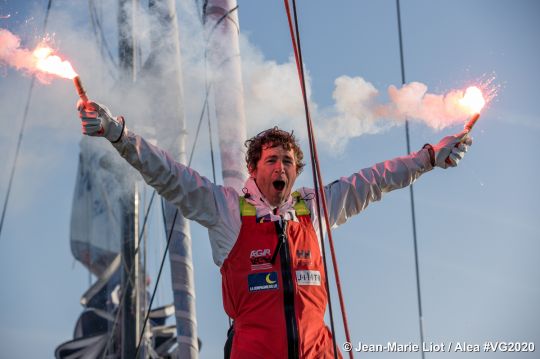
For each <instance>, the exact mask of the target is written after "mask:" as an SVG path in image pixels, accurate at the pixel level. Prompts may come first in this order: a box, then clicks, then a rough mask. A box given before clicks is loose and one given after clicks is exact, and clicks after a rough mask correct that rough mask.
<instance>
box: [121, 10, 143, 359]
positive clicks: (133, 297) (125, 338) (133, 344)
mask: <svg viewBox="0 0 540 359" xmlns="http://www.w3.org/2000/svg"><path fill="white" fill-rule="evenodd" d="M136 3H137V2H136V0H119V1H118V57H119V60H120V61H119V62H120V83H121V84H123V83H125V84H132V83H134V82H135V79H136V69H135V36H134V29H133V24H134V21H133V17H134V16H135V7H136ZM127 186H128V187H129V189H128V190H127V191H126V195H125V196H124V198H123V201H122V203H123V207H124V208H123V211H122V212H123V216H122V245H121V254H122V261H123V264H124V265H123V266H122V276H121V283H122V288H123V290H124V294H123V296H122V297H123V302H122V303H120V306H121V309H120V310H121V311H122V325H121V351H120V353H121V358H122V359H128V358H134V357H135V351H136V348H137V344H138V343H137V341H138V335H137V333H138V332H139V330H140V310H139V306H138V302H139V301H138V299H139V297H140V295H139V294H138V293H139V290H140V288H138V287H139V286H138V282H139V280H138V278H139V273H138V272H139V265H138V264H139V255H138V254H136V246H137V243H138V240H137V236H138V228H137V226H138V221H137V219H138V193H137V191H136V190H135V188H134V184H133V183H129V182H128V183H127ZM137 253H138V251H137Z"/></svg>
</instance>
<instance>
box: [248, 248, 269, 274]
mask: <svg viewBox="0 0 540 359" xmlns="http://www.w3.org/2000/svg"><path fill="white" fill-rule="evenodd" d="M249 260H250V262H251V270H262V269H270V268H272V263H270V262H271V260H272V255H271V252H270V249H268V248H264V249H254V250H252V251H251V253H250V254H249Z"/></svg>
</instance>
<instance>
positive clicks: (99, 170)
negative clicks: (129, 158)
mask: <svg viewBox="0 0 540 359" xmlns="http://www.w3.org/2000/svg"><path fill="white" fill-rule="evenodd" d="M80 149H81V151H80V155H79V167H78V171H77V180H76V184H75V192H74V195H73V203H72V209H71V231H70V232H71V233H70V242H71V251H72V253H73V256H74V257H75V258H76V259H77V260H78V261H80V262H81V263H82V264H83V265H84V266H85V267H87V268H88V269H89V270H90V271H91V272H92V273H93V274H94V275H96V276H97V277H101V274H102V273H103V271H104V270H105V269H106V268H107V267H108V266H109V264H110V263H111V262H112V261H113V259H114V258H115V257H116V254H118V253H119V251H120V238H121V228H122V226H121V222H120V220H121V219H120V214H121V196H122V188H125V186H124V183H123V181H124V179H123V178H124V177H123V176H125V171H123V169H124V168H125V165H124V164H123V163H121V162H120V161H119V159H118V154H117V153H115V152H113V150H114V149H113V148H112V147H111V146H110V145H109V144H108V143H105V142H104V141H96V139H95V138H87V137H86V136H85V137H83V138H82V139H81V142H80Z"/></svg>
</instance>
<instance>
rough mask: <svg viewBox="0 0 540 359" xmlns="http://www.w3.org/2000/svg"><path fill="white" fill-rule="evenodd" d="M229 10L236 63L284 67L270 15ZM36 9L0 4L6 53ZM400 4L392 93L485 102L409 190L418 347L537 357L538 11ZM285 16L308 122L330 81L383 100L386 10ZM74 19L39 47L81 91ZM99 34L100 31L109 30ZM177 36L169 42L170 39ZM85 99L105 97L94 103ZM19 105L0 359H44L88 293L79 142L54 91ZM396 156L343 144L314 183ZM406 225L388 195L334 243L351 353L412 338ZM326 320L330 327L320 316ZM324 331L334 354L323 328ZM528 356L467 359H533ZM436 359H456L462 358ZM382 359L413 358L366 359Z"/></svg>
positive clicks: (62, 7) (281, 42)
mask: <svg viewBox="0 0 540 359" xmlns="http://www.w3.org/2000/svg"><path fill="white" fill-rule="evenodd" d="M103 3H104V4H106V3H107V2H103ZM239 5H240V10H239V16H240V26H241V31H242V33H243V35H244V36H245V37H246V39H245V40H244V41H246V42H247V41H249V43H250V44H251V45H250V46H251V47H250V49H251V50H250V51H253V47H254V48H257V49H259V51H260V52H261V54H262V56H263V57H264V61H275V62H276V63H277V64H278V65H279V64H285V63H289V62H290V61H291V55H292V50H291V45H290V38H289V33H288V28H287V24H286V17H285V12H284V9H283V4H282V2H280V1H274V2H269V1H267V2H254V1H240V2H239ZM45 6H46V1H42V2H33V1H27V2H14V1H5V0H4V1H1V2H0V15H5V14H6V13H9V14H11V17H10V18H9V19H0V27H2V28H8V29H9V30H10V31H12V32H14V33H16V34H18V35H19V36H21V38H22V39H23V45H27V46H28V47H31V46H33V45H35V36H36V35H37V34H39V33H40V29H41V24H42V17H43V15H44V9H45ZM401 6H402V12H401V14H402V24H403V36H404V38H403V39H404V54H405V69H406V79H407V81H408V82H410V81H419V82H422V83H424V84H426V85H427V86H428V87H429V90H430V92H433V93H438V94H442V93H445V92H447V91H450V90H452V89H456V88H464V87H466V86H468V85H469V84H471V83H476V82H478V81H480V80H481V79H483V78H485V77H486V76H492V75H495V76H496V83H497V84H498V85H499V86H500V90H499V92H498V96H497V97H496V98H495V99H494V101H493V102H491V103H490V104H489V105H488V107H487V108H486V109H485V111H484V112H483V114H482V117H481V118H480V121H479V122H478V124H477V126H476V127H475V128H474V131H473V139H474V143H473V146H472V147H471V149H470V152H469V153H468V154H467V156H466V157H465V159H464V160H463V161H462V162H461V163H460V165H459V166H458V167H457V168H455V169H449V170H442V169H436V170H434V171H432V172H430V173H427V174H425V175H424V176H422V177H421V178H420V179H419V180H418V182H417V183H416V184H415V186H414V191H415V203H416V216H417V233H418V246H419V248H418V249H419V261H420V278H421V289H422V302H423V309H424V333H425V339H426V341H427V342H430V341H433V342H441V341H442V342H454V343H455V342H458V341H459V342H467V343H471V344H480V345H481V344H483V343H484V342H485V341H497V340H499V341H507V342H510V341H520V342H523V341H525V342H531V341H532V342H535V343H536V345H537V346H538V345H540V326H539V324H538V323H539V322H540V311H539V310H538V305H537V303H539V302H540V289H539V287H538V283H539V282H540V266H539V264H538V263H539V262H540V261H539V259H540V225H539V224H538V213H539V209H540V208H539V207H540V205H539V203H540V201H539V200H540V190H539V189H538V185H537V182H538V181H537V179H538V177H539V176H540V172H539V170H538V166H537V165H536V164H537V163H538V159H537V156H536V152H537V148H538V145H539V140H538V138H539V136H540V122H539V119H538V114H537V106H538V100H537V97H538V95H537V93H538V92H537V86H538V84H539V83H540V71H539V70H538V68H537V64H538V63H540V45H539V42H538V35H540V23H539V22H538V15H539V14H540V3H538V2H536V1H533V0H530V1H526V0H521V1H509V0H508V1H503V0H497V1H487V0H485V1H481V0H476V1H464V0H454V1H425V0H424V1H420V0H408V1H402V4H401ZM298 10H299V21H300V29H301V36H302V50H303V56H304V62H305V65H306V67H307V69H308V72H309V76H310V80H311V94H312V100H313V102H314V103H316V104H317V107H318V108H320V109H330V108H332V106H333V103H334V100H333V99H332V93H333V91H334V81H335V79H336V78H338V77H339V76H342V75H348V76H351V77H354V76H361V77H363V78H364V79H365V80H367V81H369V82H371V83H372V84H373V85H374V86H375V87H376V88H377V89H378V90H379V92H380V93H381V97H382V98H383V99H384V98H385V96H386V95H385V94H386V89H387V87H388V86H390V85H392V84H393V85H396V86H399V85H400V84H401V75H400V65H399V48H398V33H397V21H396V5H395V2H394V1H390V0H385V1H342V2H339V3H337V2H336V3H329V2H327V1H315V0H313V1H309V2H308V1H299V3H298ZM87 12H88V8H87V6H86V5H84V6H83V5H79V6H78V7H77V6H76V5H73V4H70V3H69V2H66V1H54V2H53V9H52V11H51V13H50V18H49V26H50V28H49V29H50V30H49V31H55V32H56V37H57V40H59V41H58V45H59V47H60V48H61V50H62V52H63V53H64V54H66V56H68V57H69V58H70V59H73V63H74V64H75V66H76V68H77V69H78V71H79V72H80V73H81V76H82V77H83V79H84V81H85V83H87V89H88V90H89V93H92V89H97V88H100V87H99V85H100V83H99V82H100V81H101V80H102V79H106V78H107V76H109V75H108V73H107V66H106V65H96V63H97V62H98V60H99V59H96V58H94V56H95V55H96V51H95V50H92V49H89V48H87V47H84V46H81V47H82V48H81V47H77V43H78V42H79V41H83V40H82V39H83V38H84V36H87V38H84V41H86V42H85V43H84V44H93V43H94V42H92V41H93V39H92V38H91V36H92V35H91V31H90V23H89V20H88V19H89V18H88V13H87ZM69 15H71V16H69ZM110 16H111V17H112V18H114V16H113V15H110ZM181 18H182V17H181ZM105 19H107V17H105ZM107 26H109V27H111V28H112V29H113V30H114V24H112V23H110V24H109V25H107ZM180 27H181V30H182V24H181V25H180ZM66 29H73V32H67V31H66ZM111 36H113V35H111ZM113 38H114V36H113ZM113 42H114V40H112V41H111V43H113ZM244 46H247V45H245V44H244ZM86 51H88V52H86ZM246 52H247V51H246ZM184 56H186V57H189V55H186V54H184ZM103 81H104V82H106V80H103ZM29 83H30V78H29V77H28V76H26V75H24V74H22V73H19V72H16V71H13V70H11V69H2V75H1V77H0V103H1V106H2V107H1V108H2V112H1V113H2V115H1V116H0V124H1V126H2V131H1V132H0V151H1V152H2V153H3V154H4V155H3V156H2V158H4V160H3V161H1V163H0V174H1V176H0V198H1V199H2V200H3V198H4V195H5V192H6V188H7V182H8V179H9V177H8V173H9V171H10V169H11V165H12V161H13V156H14V152H15V144H16V139H17V136H18V131H19V128H20V123H21V120H22V114H23V110H24V105H25V101H26V96H27V93H28V87H29ZM187 88H189V87H187ZM198 90H200V89H196V91H195V90H194V91H193V92H197V91H198ZM186 92H188V90H186ZM199 92H200V91H199ZM93 93H94V94H95V96H97V97H99V96H104V95H102V94H101V93H98V91H96V90H94V92H93ZM202 95H203V94H202V92H201V93H200V96H202ZM298 96H300V94H299V93H298ZM33 99H34V100H33V102H32V103H31V107H30V111H29V117H28V126H27V129H26V131H25V134H24V140H23V143H22V149H21V155H20V156H21V157H20V163H19V167H18V168H17V172H16V175H15V182H14V186H13V189H12V193H11V198H10V205H9V208H8V212H7V215H6V222H5V224H4V228H3V229H2V235H1V237H0V269H1V270H2V273H3V276H2V278H1V279H0V287H1V288H2V298H1V299H0V303H1V306H0V308H1V309H0V318H1V319H2V320H0V338H1V339H0V346H1V347H2V353H3V354H2V355H1V356H2V357H4V356H5V357H9V358H28V357H32V358H47V357H51V356H52V355H53V354H52V353H53V351H54V348H55V347H56V345H58V344H59V343H61V342H63V341H65V340H68V339H70V338H71V336H72V331H73V327H74V324H75V321H76V319H77V317H78V314H79V313H80V311H81V310H82V307H81V306H80V304H79V299H80V296H81V294H82V293H83V292H84V291H85V290H86V288H87V287H88V283H89V276H88V273H87V271H86V270H85V269H84V268H83V267H82V266H81V265H80V264H78V263H75V262H74V260H73V258H72V256H71V253H70V249H69V242H68V238H69V216H70V210H71V199H72V194H73V188H74V184H75V174H76V166H77V159H78V142H79V140H80V131H79V124H78V120H77V114H76V112H75V110H74V104H75V102H76V94H75V93H74V91H73V89H72V87H71V84H70V83H69V82H65V81H62V80H56V81H53V83H51V84H50V85H42V84H36V87H35V90H34V93H33ZM107 100H108V98H106V97H105V98H100V101H101V102H104V103H107V104H108V105H109V106H110V107H111V108H112V109H113V110H114V111H115V112H116V113H125V112H127V111H128V109H125V107H127V106H126V104H123V103H111V101H110V100H109V101H107ZM283 100H284V101H285V99H283ZM199 104H200V102H197V101H193V102H190V104H188V105H187V107H188V108H187V109H186V121H187V123H188V129H189V130H190V131H192V130H193V129H194V127H195V125H196V124H195V122H196V119H197V117H196V116H195V114H196V113H197V111H198V106H199ZM190 106H192V107H193V108H191V107H190ZM135 116H136V115H135ZM133 121H134V122H135V121H137V120H136V119H133ZM249 121H250V119H249V118H248V123H249V124H248V134H255V133H258V132H259V131H260V130H262V129H264V127H262V128H261V126H262V125H261V123H255V124H253V123H251V122H249ZM268 121H270V122H268ZM271 121H272V119H267V120H266V122H264V121H263V123H264V124H267V123H271ZM298 121H299V124H291V127H294V128H296V126H298V127H300V126H303V121H304V120H303V118H298ZM460 130H461V127H460V125H456V126H452V127H449V128H446V129H444V130H442V131H434V130H433V129H431V128H429V127H427V126H425V125H424V124H421V123H412V124H411V147H412V149H413V150H415V149H419V148H421V147H422V145H423V144H425V143H427V142H431V143H434V142H436V141H438V140H439V139H440V138H442V137H443V136H445V135H448V134H453V133H456V132H459V131H460ZM191 133H193V132H191ZM204 137H206V135H205V136H204ZM321 142H324V141H322V140H321ZM405 146H406V145H405V130H404V127H403V126H394V127H392V128H390V129H388V130H386V131H381V132H379V133H377V134H373V135H362V136H359V137H354V138H351V139H350V140H349V141H348V143H347V144H346V145H345V147H344V148H343V150H342V151H339V152H337V151H335V150H332V149H331V148H329V147H328V146H324V145H323V146H322V148H321V153H320V155H321V166H322V170H323V176H324V178H325V180H326V182H331V181H332V180H334V179H335V178H338V177H340V176H348V175H349V174H351V173H353V172H354V171H356V170H358V169H360V168H364V167H367V166H370V165H372V164H374V163H376V162H379V161H383V160H385V159H390V158H393V157H396V156H399V155H403V154H404V153H405V151H406V147H405ZM206 147H207V144H206V143H204V141H203V143H202V145H201V148H202V149H201V150H200V152H197V153H196V155H195V157H194V168H196V169H198V170H200V172H201V173H203V174H204V175H207V176H210V175H211V169H210V168H209V166H208V162H209V161H208V156H209V155H208V151H207V149H206ZM304 148H306V149H307V146H306V144H305V142H304ZM309 173H310V171H309V169H307V170H306V171H305V174H304V175H303V176H302V177H301V178H300V179H299V182H298V184H299V185H306V186H310V183H311V179H310V178H309V175H308V174H309ZM149 193H150V192H147V195H148V194H149ZM154 212H155V213H153V214H152V215H151V219H150V220H151V230H150V231H151V232H150V233H149V235H150V236H151V238H152V241H151V245H150V246H151V252H153V253H154V254H153V255H151V256H150V257H152V258H150V261H151V271H152V270H153V271H154V272H153V273H154V274H152V273H151V276H152V277H155V273H157V268H156V266H155V263H156V262H157V261H158V260H159V256H160V253H161V252H160V250H162V248H163V241H164V239H163V234H162V229H161V228H160V225H159V221H160V215H159V213H158V212H157V208H156V210H155V211H154ZM410 218H411V214H410V202H409V191H408V190H400V191H395V192H393V193H389V194H387V195H385V196H384V197H383V200H382V201H381V202H380V203H375V204H372V205H370V206H369V207H368V209H367V210H366V211H364V212H362V213H361V214H359V215H358V216H356V217H355V218H353V219H351V220H350V221H349V222H348V223H347V224H345V225H343V226H342V227H340V228H338V229H337V230H336V231H335V234H334V235H335V242H336V243H335V245H336V250H337V256H338V260H339V264H340V273H341V277H342V284H343V289H344V294H345V303H346V306H347V311H348V318H349V324H350V329H351V336H352V339H353V341H354V342H358V341H362V342H364V343H368V344H386V343H387V342H393V341H396V342H398V343H404V344H405V343H408V342H409V341H412V342H415V341H417V340H418V312H417V304H416V303H417V302H416V300H417V299H416V298H417V297H416V284H415V272H414V257H413V244H412V229H411V219H410ZM192 228H193V242H194V243H193V257H194V264H195V276H196V290H197V312H198V324H199V336H200V338H201V339H202V341H203V350H202V352H201V356H200V357H201V358H216V357H221V355H222V354H221V353H222V352H221V350H222V346H223V343H224V339H225V333H226V329H227V325H228V323H227V318H226V317H225V315H224V314H223V310H222V306H221V284H220V277H219V270H218V268H217V267H216V266H215V265H214V263H213V262H212V259H211V252H210V246H209V243H208V240H207V238H206V232H205V230H204V229H202V228H201V227H199V226H198V225H193V226H192ZM160 247H161V248H160ZM168 285H169V277H168V273H166V277H164V278H163V279H162V281H161V288H160V292H159V293H160V294H159V296H158V298H159V300H160V304H165V303H167V302H168V301H169V300H170V298H171V294H170V290H169V289H168ZM334 303H337V300H336V299H334ZM334 310H335V312H336V313H337V312H338V308H337V306H336V305H335V306H334ZM336 316H338V315H336ZM336 327H337V328H338V342H339V343H341V342H343V340H344V339H343V331H342V329H340V328H341V322H340V321H339V320H338V321H337V325H336ZM29 343H31V345H30V344H29ZM535 354H536V353H520V354H519V355H518V354H514V353H496V354H494V353H480V354H474V355H475V357H476V356H477V355H478V356H479V357H484V358H493V357H494V358H516V357H519V358H533V357H535ZM439 355H443V354H439ZM445 355H446V356H451V357H452V358H461V357H468V356H470V355H472V354H468V353H456V352H453V353H445ZM398 356H399V357H400V358H401V357H407V358H409V357H410V358H413V357H419V354H418V353H415V354H414V353H413V354H388V353H382V354H369V355H366V357H369V358H371V357H373V358H393V357H398ZM428 356H429V357H432V356H433V357H434V356H437V354H428ZM536 356H537V354H536Z"/></svg>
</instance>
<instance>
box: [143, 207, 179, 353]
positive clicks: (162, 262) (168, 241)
mask: <svg viewBox="0 0 540 359" xmlns="http://www.w3.org/2000/svg"><path fill="white" fill-rule="evenodd" d="M161 203H162V206H163V202H161ZM177 216H178V208H176V210H175V211H174V218H173V220H172V226H171V230H170V231H169V238H168V239H167V246H166V247H165V253H164V255H163V258H162V259H161V265H160V266H159V272H158V276H157V279H156V284H155V286H154V290H153V291H152V297H151V298H150V304H149V305H148V308H152V303H153V302H154V297H155V296H156V290H157V287H158V284H159V280H160V279H161V273H162V271H163V265H164V264H165V259H166V258H167V252H168V251H169V245H170V243H171V238H172V234H173V230H174V225H175V223H176V217H177ZM149 317H150V310H147V311H146V316H145V318H144V323H143V327H142V329H141V334H140V336H139V344H137V350H136V351H135V358H137V355H139V350H140V348H141V343H142V338H143V336H144V330H145V329H146V324H147V323H148V318H149Z"/></svg>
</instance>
